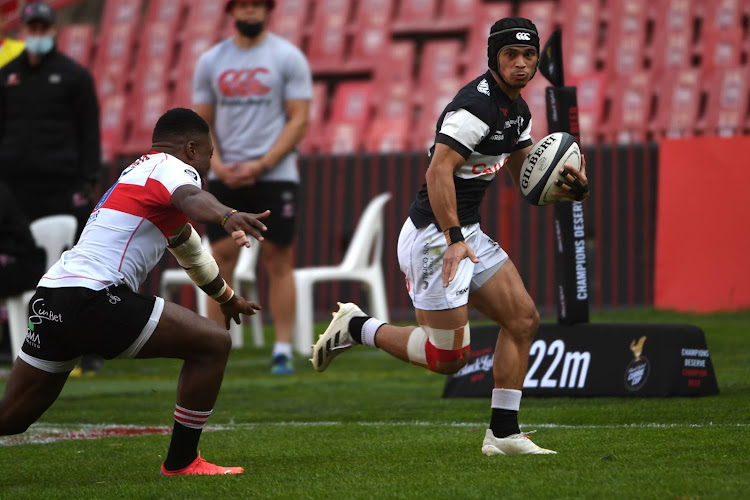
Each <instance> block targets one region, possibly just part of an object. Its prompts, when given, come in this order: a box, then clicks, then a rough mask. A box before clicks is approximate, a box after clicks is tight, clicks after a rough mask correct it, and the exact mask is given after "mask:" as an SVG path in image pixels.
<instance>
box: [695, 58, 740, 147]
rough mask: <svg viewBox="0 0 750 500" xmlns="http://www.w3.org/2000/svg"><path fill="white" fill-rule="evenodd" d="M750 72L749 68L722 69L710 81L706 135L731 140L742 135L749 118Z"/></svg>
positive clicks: (705, 126)
mask: <svg viewBox="0 0 750 500" xmlns="http://www.w3.org/2000/svg"><path fill="white" fill-rule="evenodd" d="M748 81H750V69H749V68H748V67H747V66H744V67H743V66H735V67H733V68H721V69H717V70H715V71H714V73H713V75H711V77H710V78H709V79H708V84H707V88H708V89H709V90H710V91H709V92H708V103H707V105H706V116H705V121H704V123H703V127H702V129H703V132H704V134H706V135H716V136H720V137H731V136H734V135H739V134H742V131H743V128H744V126H745V119H746V116H747V115H748V113H747V110H748V104H750V103H749V102H748V100H749V99H750V98H748V94H749V93H750V84H749V83H748Z"/></svg>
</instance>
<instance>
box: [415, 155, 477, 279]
mask: <svg viewBox="0 0 750 500" xmlns="http://www.w3.org/2000/svg"><path fill="white" fill-rule="evenodd" d="M465 162H466V159H465V158H464V157H463V156H461V154H460V153H458V151H456V150H454V149H453V148H451V147H450V146H448V145H446V144H443V143H440V142H438V143H436V144H435V152H434V153H433V155H432V161H430V168H428V169H427V174H426V175H425V179H426V181H427V193H429V197H430V206H431V207H432V212H433V213H434V214H435V218H436V219H437V221H438V224H440V228H441V229H442V230H443V232H444V233H445V232H447V231H449V229H450V228H454V227H459V228H460V223H459V221H458V212H457V204H456V186H455V184H454V182H453V174H454V173H455V172H456V171H457V170H458V169H460V168H461V167H462V166H463V164H464V163H465ZM446 239H448V236H446ZM466 257H469V258H470V259H471V260H472V262H475V263H476V262H479V259H477V258H476V256H475V255H474V251H473V250H472V249H471V247H469V245H467V244H466V242H465V241H457V242H450V241H449V244H448V249H447V250H446V251H445V255H444V256H443V286H444V287H447V286H448V284H449V283H450V282H451V281H452V280H453V278H454V277H455V276H456V270H457V269H458V264H459V262H461V260H463V259H464V258H466Z"/></svg>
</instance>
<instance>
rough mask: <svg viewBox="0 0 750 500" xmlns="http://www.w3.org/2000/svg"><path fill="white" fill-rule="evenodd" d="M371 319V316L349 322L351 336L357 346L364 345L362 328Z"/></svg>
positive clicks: (359, 317)
mask: <svg viewBox="0 0 750 500" xmlns="http://www.w3.org/2000/svg"><path fill="white" fill-rule="evenodd" d="M368 319H370V317H369V316H356V317H354V318H352V319H350V320H349V335H351V336H352V338H353V339H354V341H355V342H356V343H357V344H361V343H362V326H364V324H365V322H366V321H367V320H368Z"/></svg>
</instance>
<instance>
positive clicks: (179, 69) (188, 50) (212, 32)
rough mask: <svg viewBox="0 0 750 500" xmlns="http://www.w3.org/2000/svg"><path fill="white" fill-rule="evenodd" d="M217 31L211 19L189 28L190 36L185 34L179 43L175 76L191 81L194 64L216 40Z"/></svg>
mask: <svg viewBox="0 0 750 500" xmlns="http://www.w3.org/2000/svg"><path fill="white" fill-rule="evenodd" d="M217 38H218V33H217V32H216V26H215V23H214V22H213V21H208V22H206V23H199V24H197V25H195V26H193V27H192V28H191V31H190V36H186V37H184V38H183V40H182V41H181V43H180V51H179V54H178V55H177V64H176V65H175V78H176V79H177V81H178V86H179V85H180V83H179V80H186V81H187V82H190V81H192V78H193V72H194V70H195V65H196V64H197V62H198V59H199V58H200V56H201V55H202V54H203V53H204V52H206V51H207V50H208V49H210V48H211V47H212V46H213V45H214V44H215V43H216V42H217V41H218V40H217Z"/></svg>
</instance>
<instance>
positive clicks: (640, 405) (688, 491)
mask: <svg viewBox="0 0 750 500" xmlns="http://www.w3.org/2000/svg"><path fill="white" fill-rule="evenodd" d="M593 321H600V322H613V321H637V322H669V323H690V324H695V325H698V326H700V327H701V328H703V330H704V331H705V332H706V339H707V341H708V347H709V349H710V351H711V357H712V360H713V363H714V366H715V369H716V374H717V378H718V382H719V388H720V391H721V394H720V395H719V396H715V397H704V398H668V399H657V398H622V399H618V398H580V399H577V398H548V399H541V398H526V399H524V401H523V403H522V408H521V414H520V421H521V426H522V429H523V430H524V431H526V432H528V431H531V430H536V431H537V432H536V433H535V434H534V436H533V437H534V440H535V441H536V442H537V443H538V444H540V445H541V446H544V447H549V448H552V449H555V450H557V451H558V453H559V454H558V455H554V456H537V457H485V456H483V455H482V454H481V452H480V447H481V441H482V437H483V434H484V429H485V428H486V426H487V422H488V420H489V401H488V400H484V399H448V400H446V399H441V397H440V394H441V393H442V388H443V384H444V380H445V379H444V378H443V377H442V376H438V375H435V374H431V373H429V372H426V371H424V370H420V369H417V368H415V367H410V366H408V365H406V364H404V363H401V362H399V361H397V360H394V359H391V358H389V357H388V356H385V355H384V354H382V353H380V352H378V351H376V350H374V349H370V348H361V347H360V348H357V349H356V350H354V351H352V352H351V353H350V354H347V355H345V356H342V357H341V358H339V359H337V360H336V361H335V362H334V364H333V365H332V367H331V368H330V369H329V371H326V372H325V373H323V374H318V373H315V372H313V370H312V368H311V367H310V365H309V363H307V362H306V360H303V359H297V360H296V363H295V364H296V368H297V371H298V374H297V375H295V376H293V377H272V376H271V375H270V374H268V368H269V367H268V362H269V356H268V349H260V350H259V349H252V348H246V349H241V350H235V351H233V353H232V357H231V359H230V362H229V366H228V368H227V373H226V377H225V381H224V385H223V387H222V393H221V395H220V397H219V401H218V403H217V405H216V408H215V411H214V414H213V415H212V417H211V419H210V420H209V428H208V429H207V432H205V433H204V437H203V439H202V442H201V451H202V454H203V456H205V457H206V458H207V459H209V460H211V461H214V462H216V463H220V464H222V465H241V466H243V467H245V469H246V473H245V474H244V475H242V476H237V477H212V478H206V477H204V478H162V477H160V476H159V474H158V467H159V463H160V461H161V460H163V456H164V454H165V452H166V449H167V445H168V441H169V437H168V435H167V433H168V432H169V429H170V428H171V414H172V410H173V408H174V391H175V387H176V376H177V373H178V371H179V366H180V365H179V363H178V362H175V361H169V360H149V361H126V360H118V361H112V362H108V363H107V364H106V366H105V369H104V370H103V371H102V372H101V373H99V374H97V375H95V376H93V377H84V378H82V379H71V380H70V381H69V383H68V385H67V386H66V388H65V389H64V391H63V394H62V395H61V397H60V399H59V400H58V402H57V403H55V405H53V407H52V408H51V409H50V410H49V411H48V412H47V413H46V414H45V415H44V416H43V417H42V419H41V420H40V422H39V423H38V424H36V425H35V426H33V427H32V429H30V430H29V431H28V432H27V433H25V434H23V435H21V436H15V437H6V438H0V499H5V498H8V499H11V498H12V499H22V498H41V497H44V498H71V497H74V496H75V497H78V498H160V499H161V498H187V497H190V498H250V497H253V498H290V499H291V498H321V499H322V498H326V499H331V498H333V499H338V498H341V499H350V498H362V499H365V498H367V499H380V498H433V499H464V498H467V499H469V498H477V499H480V498H481V499H487V498H500V497H503V498H597V499H601V498H623V499H626V498H628V499H629V498H639V499H640V498H670V499H672V498H679V499H699V498H700V499H704V498H705V499H707V498H722V499H723V498H726V499H736V498H744V497H746V495H747V491H748V489H750V458H748V454H747V448H748V445H750V352H749V351H748V348H747V346H748V339H749V337H748V335H749V332H748V327H749V326H750V311H745V312H741V313H736V314H717V315H705V316H689V315H678V314H672V313H664V312H653V311H631V312H627V313H616V314H608V315H597V316H596V317H595V318H594V319H593ZM1 368H8V366H7V365H5V366H0V369H1ZM4 384H5V382H4V380H0V386H1V387H3V388H4ZM72 438H75V439H72Z"/></svg>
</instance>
